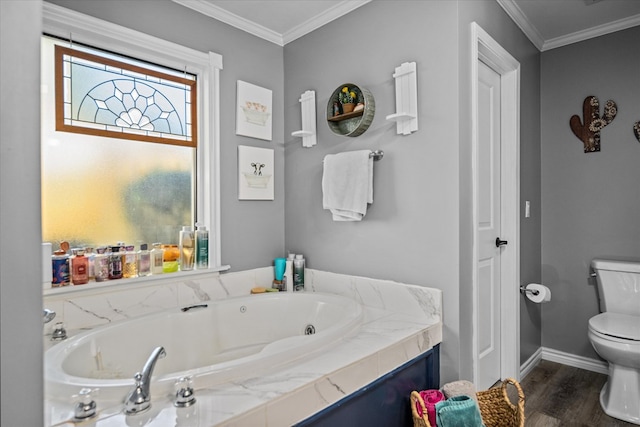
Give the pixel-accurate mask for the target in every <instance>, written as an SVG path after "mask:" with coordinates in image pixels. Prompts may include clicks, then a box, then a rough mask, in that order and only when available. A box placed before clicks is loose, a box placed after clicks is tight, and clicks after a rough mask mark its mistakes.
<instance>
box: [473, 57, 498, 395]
mask: <svg viewBox="0 0 640 427" xmlns="http://www.w3.org/2000/svg"><path fill="white" fill-rule="evenodd" d="M500 142H501V136H500V75H499V74H498V73H496V72H495V71H494V70H492V69H491V68H489V67H488V66H487V65H486V64H484V63H483V62H482V61H480V60H478V146H477V162H478V163H477V169H476V174H477V175H476V177H475V178H476V182H477V204H476V209H477V212H476V219H477V224H476V230H477V238H476V240H475V241H476V244H477V245H478V247H477V248H476V250H477V254H478V258H477V259H478V262H477V265H476V267H475V268H476V269H477V271H476V274H477V284H478V288H477V292H478V294H477V295H478V299H477V304H478V306H477V307H476V315H477V318H476V319H475V320H476V325H477V334H478V336H477V352H478V353H477V355H476V357H477V369H478V377H477V378H478V380H477V381H478V384H476V387H477V389H478V390H485V389H487V388H489V387H491V386H492V385H493V384H494V383H495V382H496V381H498V380H500V379H501V378H500V374H501V372H500V370H501V360H500V356H501V345H500V343H501V340H500V320H501V319H500V312H501V304H500V298H501V289H500V251H501V247H499V246H498V243H497V242H496V238H497V237H500V210H501V206H500Z"/></svg>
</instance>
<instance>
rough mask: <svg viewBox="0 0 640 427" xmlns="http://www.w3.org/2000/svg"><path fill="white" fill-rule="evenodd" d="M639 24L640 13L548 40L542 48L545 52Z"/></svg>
mask: <svg viewBox="0 0 640 427" xmlns="http://www.w3.org/2000/svg"><path fill="white" fill-rule="evenodd" d="M638 25H640V14H637V15H633V16H629V17H627V18H623V19H619V20H617V21H613V22H609V23H607V24H603V25H598V26H597V27H593V28H589V29H586V30H582V31H576V32H575V33H571V34H567V35H566V36H562V37H556V38H553V39H549V40H546V41H545V42H544V44H543V46H542V49H541V50H542V51H543V52H544V51H546V50H551V49H555V48H557V47H562V46H566V45H569V44H572V43H578V42H581V41H583V40H588V39H592V38H594V37H600V36H604V35H607V34H610V33H615V32H616V31H621V30H626V29H627V28H631V27H635V26H638Z"/></svg>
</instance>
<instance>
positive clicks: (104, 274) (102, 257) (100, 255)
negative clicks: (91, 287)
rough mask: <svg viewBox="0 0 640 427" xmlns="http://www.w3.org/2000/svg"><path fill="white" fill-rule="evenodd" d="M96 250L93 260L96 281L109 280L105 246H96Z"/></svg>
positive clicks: (107, 257)
mask: <svg viewBox="0 0 640 427" xmlns="http://www.w3.org/2000/svg"><path fill="white" fill-rule="evenodd" d="M96 252H97V253H96V257H95V260H94V264H95V267H94V268H95V274H96V282H104V281H107V280H109V256H108V255H107V248H106V247H100V248H97V249H96Z"/></svg>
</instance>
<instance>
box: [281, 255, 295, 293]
mask: <svg viewBox="0 0 640 427" xmlns="http://www.w3.org/2000/svg"><path fill="white" fill-rule="evenodd" d="M295 257H296V254H289V255H288V256H287V262H286V265H285V269H284V278H283V279H282V287H283V290H284V291H289V290H291V291H293V260H294V258H295Z"/></svg>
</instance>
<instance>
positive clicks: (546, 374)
mask: <svg viewBox="0 0 640 427" xmlns="http://www.w3.org/2000/svg"><path fill="white" fill-rule="evenodd" d="M606 381H607V376H606V375H603V374H599V373H596V372H591V371H586V370H583V369H578V368H574V367H571V366H567V365H562V364H559V363H554V362H550V361H547V360H543V361H541V362H540V363H539V364H538V365H537V366H536V367H535V368H534V369H533V370H532V371H531V372H529V374H528V375H527V376H526V377H525V378H524V379H523V380H522V381H521V383H520V386H521V387H522V390H523V391H524V395H525V418H526V422H525V425H526V427H556V426H563V427H565V426H566V427H574V426H575V427H581V426H589V427H633V426H634V424H631V423H627V422H624V421H620V420H618V419H616V418H612V417H609V416H608V415H606V414H605V413H604V412H603V411H602V408H601V407H600V389H602V386H603V385H604V383H605V382H606Z"/></svg>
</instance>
